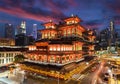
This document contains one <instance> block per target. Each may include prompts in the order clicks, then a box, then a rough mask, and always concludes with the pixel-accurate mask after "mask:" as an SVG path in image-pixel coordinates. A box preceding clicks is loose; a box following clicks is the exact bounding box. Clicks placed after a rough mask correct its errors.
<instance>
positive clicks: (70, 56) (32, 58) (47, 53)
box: [25, 16, 95, 66]
mask: <svg viewBox="0 0 120 84" xmlns="http://www.w3.org/2000/svg"><path fill="white" fill-rule="evenodd" d="M80 22H81V19H80V18H79V17H77V16H71V17H68V18H65V19H64V20H63V23H61V24H55V23H54V22H52V21H50V22H48V23H44V24H43V26H44V27H45V29H42V30H39V32H40V33H41V35H42V36H41V39H40V40H38V41H36V42H35V43H34V45H30V46H29V51H27V53H26V54H25V56H26V58H28V59H27V60H26V61H29V62H34V63H40V64H50V65H57V66H62V65H65V64H68V63H72V62H79V61H81V60H83V59H84V57H83V55H84V54H85V53H87V54H88V55H89V54H90V55H91V54H93V51H94V44H93V42H94V39H95V36H94V35H93V34H92V31H87V30H86V29H85V28H84V27H83V26H81V25H80ZM85 32H87V33H88V34H86V35H84V33H85ZM84 46H86V47H87V48H86V50H85V51H84V50H83V49H84V48H83V47H84Z"/></svg>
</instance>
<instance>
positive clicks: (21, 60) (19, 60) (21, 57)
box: [14, 55, 25, 63]
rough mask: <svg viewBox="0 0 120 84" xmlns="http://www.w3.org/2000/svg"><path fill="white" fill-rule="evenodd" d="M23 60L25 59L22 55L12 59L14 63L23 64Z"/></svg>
mask: <svg viewBox="0 0 120 84" xmlns="http://www.w3.org/2000/svg"><path fill="white" fill-rule="evenodd" d="M24 59H25V57H24V55H16V56H15V57H14V62H15V63H18V62H23V61H24Z"/></svg>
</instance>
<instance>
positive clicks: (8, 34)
mask: <svg viewBox="0 0 120 84" xmlns="http://www.w3.org/2000/svg"><path fill="white" fill-rule="evenodd" d="M13 37H14V30H13V25H12V24H8V23H7V24H5V38H13Z"/></svg>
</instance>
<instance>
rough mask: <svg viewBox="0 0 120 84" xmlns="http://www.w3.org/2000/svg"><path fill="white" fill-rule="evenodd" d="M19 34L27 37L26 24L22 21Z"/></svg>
mask: <svg viewBox="0 0 120 84" xmlns="http://www.w3.org/2000/svg"><path fill="white" fill-rule="evenodd" d="M17 34H25V35H26V22H25V21H22V22H21V24H20V26H18V29H17Z"/></svg>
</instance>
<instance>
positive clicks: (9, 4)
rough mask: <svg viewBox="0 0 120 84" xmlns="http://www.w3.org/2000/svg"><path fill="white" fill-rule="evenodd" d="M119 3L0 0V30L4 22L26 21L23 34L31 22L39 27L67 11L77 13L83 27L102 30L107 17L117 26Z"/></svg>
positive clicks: (118, 25) (65, 15)
mask: <svg viewBox="0 0 120 84" xmlns="http://www.w3.org/2000/svg"><path fill="white" fill-rule="evenodd" d="M119 3H120V1H119V0H114V1H113V0H109V1H108V0H106V1H105V0H101V1H100V2H98V1H97V0H91V2H89V0H62V1H59V0H51V1H50V2H49V1H47V0H44V1H42V0H34V1H33V0H0V18H1V19H0V31H1V32H2V31H3V30H4V25H5V23H10V24H12V25H14V27H17V26H18V25H20V23H21V21H26V26H27V27H26V28H27V35H30V34H31V33H32V29H33V26H32V25H33V24H37V26H38V27H37V28H38V29H41V28H43V27H42V26H41V24H42V23H44V22H48V21H50V20H53V21H54V22H56V23H58V22H59V21H61V19H62V18H65V17H68V16H71V14H73V15H78V16H79V17H80V18H81V19H82V23H81V24H82V25H83V26H84V27H85V28H90V29H97V30H102V29H104V28H107V27H109V22H110V20H114V24H115V27H116V28H119V27H120V15H119V14H120V10H119V8H120V6H119ZM0 36H3V35H0Z"/></svg>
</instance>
